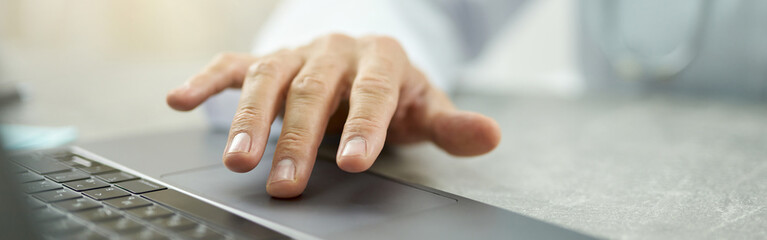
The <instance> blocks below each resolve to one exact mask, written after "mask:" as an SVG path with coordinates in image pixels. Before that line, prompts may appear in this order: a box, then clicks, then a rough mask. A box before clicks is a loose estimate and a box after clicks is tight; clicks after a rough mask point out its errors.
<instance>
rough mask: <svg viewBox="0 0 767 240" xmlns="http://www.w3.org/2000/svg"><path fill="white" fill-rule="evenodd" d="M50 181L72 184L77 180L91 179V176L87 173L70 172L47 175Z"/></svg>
mask: <svg viewBox="0 0 767 240" xmlns="http://www.w3.org/2000/svg"><path fill="white" fill-rule="evenodd" d="M45 177H47V178H48V179H50V180H53V181H55V182H57V183H62V182H70V181H75V180H83V179H88V178H91V176H90V175H88V174H87V173H84V172H81V171H69V172H60V173H53V174H48V175H45Z"/></svg>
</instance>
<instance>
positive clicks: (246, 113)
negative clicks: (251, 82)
mask: <svg viewBox="0 0 767 240" xmlns="http://www.w3.org/2000/svg"><path fill="white" fill-rule="evenodd" d="M268 122H269V121H268V117H267V115H266V113H265V112H264V111H263V110H262V109H260V108H257V107H254V106H241V107H240V108H239V109H238V110H237V113H235V114H234V120H233V121H232V129H237V130H246V129H247V128H250V127H251V126H252V125H253V123H261V124H266V123H268Z"/></svg>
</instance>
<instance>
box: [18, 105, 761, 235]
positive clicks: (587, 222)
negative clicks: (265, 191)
mask: <svg viewBox="0 0 767 240" xmlns="http://www.w3.org/2000/svg"><path fill="white" fill-rule="evenodd" d="M93 92H94V93H97V91H95V90H94V91H93ZM160 94H161V93H158V96H161V95H160ZM102 95H103V94H102ZM125 95H126V96H130V94H125ZM90 99H92V98H90ZM42 100H44V98H43V99H42ZM157 100H158V99H148V100H143V101H145V103H144V104H143V105H142V106H144V105H146V106H152V107H151V109H156V108H158V106H159V105H161V104H163V102H162V101H157ZM456 100H457V105H459V106H461V107H463V108H465V109H470V110H474V111H478V112H482V113H485V114H488V115H490V116H491V117H494V118H496V119H497V120H498V122H499V123H500V124H501V126H502V130H503V139H502V141H501V145H500V146H499V147H498V148H497V149H496V150H495V151H494V152H492V153H490V154H487V155H484V156H480V157H475V158H455V157H451V156H449V155H447V154H445V153H443V152H441V151H440V150H439V149H437V148H435V147H434V146H432V145H431V144H421V145H416V146H407V147H398V148H392V149H390V152H389V153H390V155H389V156H388V157H386V158H384V159H380V160H379V161H378V162H377V163H376V164H375V165H374V169H373V171H376V172H378V173H380V174H383V175H387V176H390V177H394V178H397V179H402V180H405V181H409V182H414V183H418V184H422V185H426V186H429V187H433V188H436V189H440V190H443V191H447V192H451V193H454V194H458V195H461V196H465V197H468V198H472V199H476V200H479V201H482V202H485V203H488V204H491V205H495V206H498V207H502V208H505V209H508V210H511V211H515V212H519V213H522V214H525V215H529V216H532V217H534V218H538V219H542V220H545V221H548V222H552V223H556V224H559V225H562V226H565V227H567V228H571V229H576V230H579V231H582V232H585V233H588V234H591V235H595V236H600V237H606V238H613V239H699V238H725V239H733V238H737V239H744V238H767V159H765V158H766V157H767V105H765V104H763V103H759V104H757V103H742V102H727V101H711V100H695V99H679V98H669V97H647V98H640V99H636V98H635V99H616V98H601V99H596V98H592V99H580V100H564V99H555V98H529V97H524V98H523V97H520V98H513V97H487V96H476V95H466V96H459V97H457V98H456ZM33 103H34V104H32V106H34V108H35V109H34V111H32V112H36V113H35V114H30V113H28V112H27V113H26V114H27V115H29V116H51V115H50V114H44V113H45V112H47V111H48V110H51V111H52V112H57V111H58V112H70V115H67V116H69V117H67V118H36V119H34V120H33V121H30V122H29V123H33V124H49V125H50V124H53V125H55V124H72V123H74V124H76V126H78V127H79V128H80V131H81V133H82V134H83V136H84V137H88V136H91V138H90V139H86V140H87V141H92V140H94V139H97V138H96V137H93V136H102V135H104V136H107V137H115V135H120V134H124V133H120V132H118V131H111V134H109V133H110V131H108V130H109V129H110V128H115V129H122V131H127V130H131V129H139V130H141V129H142V127H141V126H142V125H147V126H151V125H154V127H147V128H143V130H141V131H137V132H142V131H144V132H146V131H155V130H156V129H157V128H163V127H162V126H164V125H163V124H166V122H167V121H169V120H168V119H175V120H183V119H189V121H192V122H194V124H191V125H192V127H195V126H196V127H200V125H198V124H199V123H200V121H201V116H200V115H199V114H196V115H195V114H189V115H181V114H178V113H173V112H172V111H170V110H162V111H159V110H154V111H155V112H156V113H157V114H159V115H152V117H153V118H155V119H160V118H163V119H164V118H165V117H163V116H167V118H168V119H164V120H163V121H162V122H160V123H156V122H155V123H152V122H151V118H150V119H149V120H147V118H145V115H146V114H141V111H140V109H141V107H140V106H138V105H136V106H133V107H135V108H133V109H131V112H125V113H123V111H119V110H120V109H112V108H103V109H104V110H105V111H104V113H105V114H101V116H102V118H98V116H100V115H93V114H91V115H83V116H82V117H80V118H78V116H79V115H78V114H77V113H80V112H82V113H86V112H91V111H93V109H79V108H78V107H77V106H83V105H79V104H72V105H67V106H62V105H61V104H59V103H57V102H55V101H40V100H38V101H37V102H33ZM84 103H89V102H84ZM135 104H136V103H134V105H135ZM85 106H89V105H85ZM46 109H48V110H46ZM109 109H112V110H109ZM21 112H25V111H21ZM112 114H114V115H115V116H111V115H112ZM119 114H122V115H119ZM110 118H120V119H121V121H122V122H130V123H131V124H132V125H128V124H126V125H120V124H117V123H114V122H112V123H109V122H108V121H107V122H106V123H105V122H104V120H105V119H110ZM17 120H18V119H17ZM175 120H174V121H175ZM118 123H119V122H118ZM186 124H189V122H187V123H186ZM115 125H119V126H123V127H122V128H119V127H106V126H115ZM100 130H105V131H104V132H106V133H103V132H99V131H100ZM91 131H94V132H99V133H93V132H91ZM131 131H133V130H131ZM133 132H134V133H135V132H136V131H133Z"/></svg>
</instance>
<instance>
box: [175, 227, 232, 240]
mask: <svg viewBox="0 0 767 240" xmlns="http://www.w3.org/2000/svg"><path fill="white" fill-rule="evenodd" d="M179 234H181V236H184V238H188V239H201V240H218V239H226V237H224V235H221V234H220V233H217V232H215V231H213V230H212V229H210V228H209V227H206V226H203V225H198V226H197V227H196V228H194V229H189V230H186V231H183V232H181V233H179Z"/></svg>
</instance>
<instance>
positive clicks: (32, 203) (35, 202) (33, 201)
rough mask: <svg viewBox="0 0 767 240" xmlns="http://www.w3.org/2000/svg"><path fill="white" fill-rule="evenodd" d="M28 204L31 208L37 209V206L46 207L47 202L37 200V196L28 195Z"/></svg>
mask: <svg viewBox="0 0 767 240" xmlns="http://www.w3.org/2000/svg"><path fill="white" fill-rule="evenodd" d="M27 206H29V208H31V209H37V208H43V207H45V203H44V202H41V201H40V200H37V199H35V198H31V197H28V198H27Z"/></svg>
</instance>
